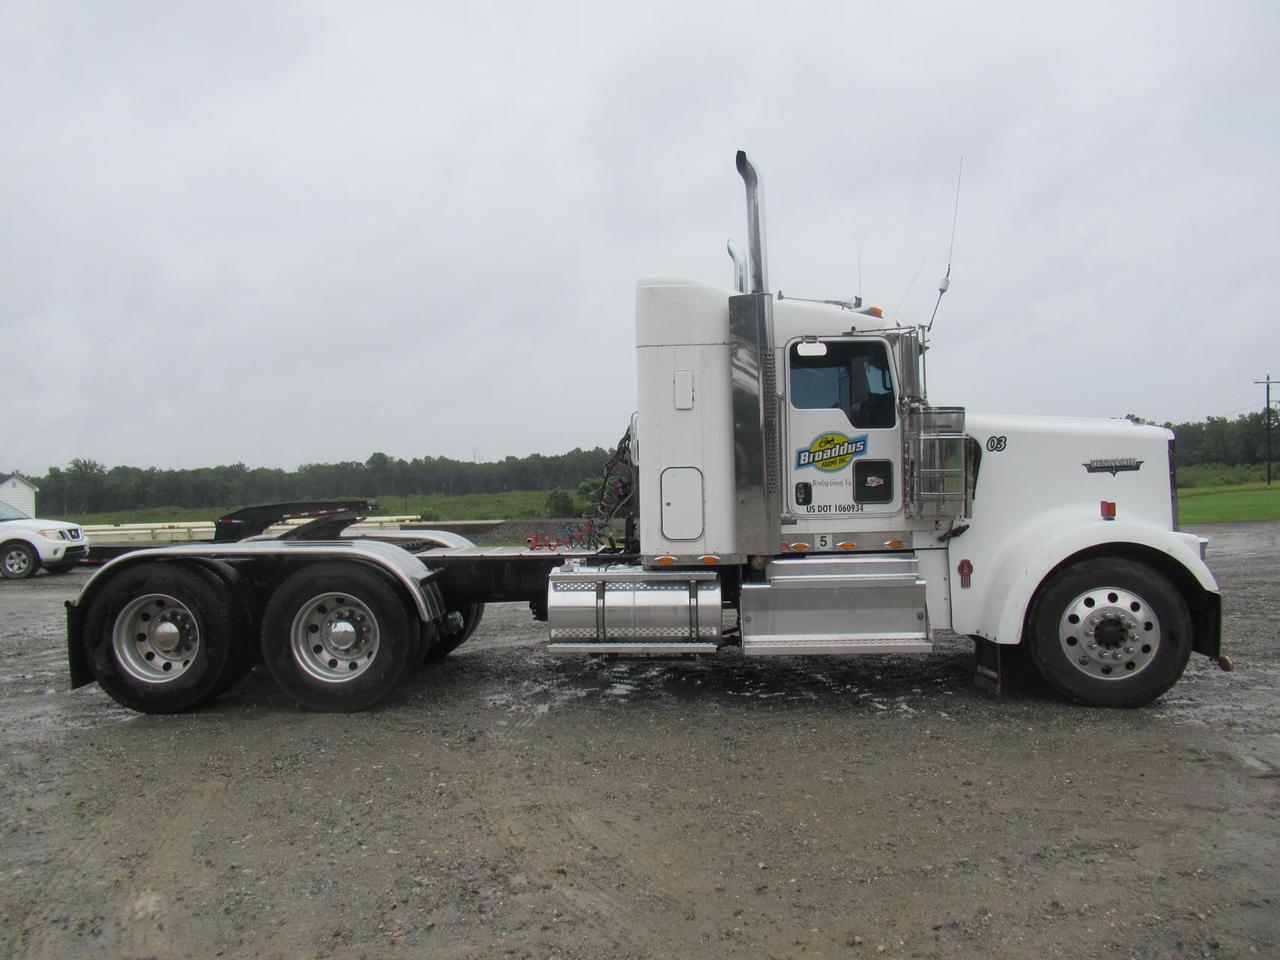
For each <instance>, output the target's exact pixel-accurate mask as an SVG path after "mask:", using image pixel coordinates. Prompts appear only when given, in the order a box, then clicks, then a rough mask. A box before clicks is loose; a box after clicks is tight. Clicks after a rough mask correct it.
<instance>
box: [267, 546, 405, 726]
mask: <svg viewBox="0 0 1280 960" xmlns="http://www.w3.org/2000/svg"><path fill="white" fill-rule="evenodd" d="M416 627H417V625H416V624H414V623H413V622H411V620H410V618H409V612H408V610H407V609H406V606H405V603H404V602H403V601H402V599H401V597H400V595H399V593H397V591H396V589H395V588H394V587H393V586H392V585H391V584H390V583H388V582H387V580H386V579H385V578H384V577H383V576H381V575H380V574H379V573H377V572H376V571H374V570H369V569H367V568H365V567H363V566H361V565H360V564H355V563H343V562H333V563H318V564H315V565H314V566H310V567H304V568H303V569H301V570H299V571H298V572H297V573H295V574H293V575H292V576H291V577H289V578H288V579H287V580H285V581H284V583H282V584H280V586H279V587H278V588H277V589H276V592H275V594H274V595H273V596H272V597H271V601H270V602H269V603H268V604H267V610H266V613H265V615H264V616H263V618H262V655H263V662H264V663H265V664H266V667H267V669H268V670H269V671H270V672H271V675H272V676H273V677H275V679H276V682H277V683H278V684H280V686H281V688H282V689H283V690H284V691H285V692H286V693H287V694H289V696H291V697H292V698H293V699H294V700H296V701H297V702H298V703H300V704H302V705H303V706H304V707H309V708H310V709H312V710H321V711H325V712H332V713H345V712H351V711H354V710H363V709H365V708H366V707H370V706H372V705H373V704H374V703H376V702H377V701H378V700H380V699H382V698H383V697H385V696H386V695H387V694H388V693H390V692H391V689H392V688H393V687H394V686H395V685H396V684H397V683H399V682H400V680H401V678H402V677H403V676H404V674H405V672H406V670H407V669H408V667H409V666H410V664H411V662H419V661H420V659H421V655H422V647H421V645H420V644H419V642H418V640H417V634H418V631H417V629H416Z"/></svg>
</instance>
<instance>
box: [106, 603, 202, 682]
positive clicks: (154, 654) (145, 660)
mask: <svg viewBox="0 0 1280 960" xmlns="http://www.w3.org/2000/svg"><path fill="white" fill-rule="evenodd" d="M111 648H112V650H113V651H114V652H115V655H116V662H117V663H119V664H120V668H121V669H122V670H124V672H125V673H127V674H128V675H129V676H131V677H133V678H134V679H135V680H140V681H141V682H143V683H170V682H172V681H174V680H177V679H178V678H179V677H181V676H182V675H183V674H185V673H186V672H187V671H188V670H190V669H191V665H192V664H193V663H195V660H196V655H197V654H198V653H199V651H200V624H199V622H198V621H197V620H196V616H195V614H194V613H192V612H191V608H190V607H188V606H187V605H186V604H185V603H183V602H182V601H181V600H179V599H177V598H176V597H171V596H169V595H168V594H166V593H148V594H145V595H143V596H141V597H138V598H137V599H135V600H132V601H130V603H129V604H128V605H127V606H126V607H125V608H124V609H123V610H121V611H120V613H119V615H118V616H117V617H116V622H115V625H114V626H113V627H112V629H111Z"/></svg>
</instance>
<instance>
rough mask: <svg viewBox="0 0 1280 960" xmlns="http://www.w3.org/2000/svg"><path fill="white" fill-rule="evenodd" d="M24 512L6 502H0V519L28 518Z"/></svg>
mask: <svg viewBox="0 0 1280 960" xmlns="http://www.w3.org/2000/svg"><path fill="white" fill-rule="evenodd" d="M30 519H31V518H30V517H28V516H27V515H26V514H25V513H23V512H22V511H21V510H18V509H16V508H14V507H11V506H9V504H7V503H0V520H30Z"/></svg>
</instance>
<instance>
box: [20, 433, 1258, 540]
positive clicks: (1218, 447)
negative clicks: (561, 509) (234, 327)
mask: <svg viewBox="0 0 1280 960" xmlns="http://www.w3.org/2000/svg"><path fill="white" fill-rule="evenodd" d="M1268 413H1269V415H1270V417H1271V423H1272V429H1273V430H1274V429H1275V428H1276V426H1277V425H1280V416H1278V415H1277V413H1276V411H1275V410H1271V411H1268ZM1128 419H1130V420H1134V421H1136V422H1138V423H1150V422H1151V421H1149V420H1144V419H1142V418H1141V417H1138V416H1135V415H1133V414H1130V415H1129V417H1128ZM1266 423H1267V421H1266V415H1265V414H1264V413H1263V412H1262V411H1256V412H1254V413H1246V414H1241V415H1240V416H1238V417H1236V418H1235V419H1228V418H1226V417H1209V418H1207V419H1205V420H1202V421H1198V422H1195V423H1176V424H1175V423H1164V424H1161V426H1165V427H1168V428H1169V429H1171V430H1173V432H1174V434H1175V436H1176V439H1177V443H1176V446H1175V458H1176V460H1177V465H1178V466H1179V467H1183V466H1195V465H1202V464H1203V465H1208V464H1213V465H1218V464H1221V465H1225V466H1239V465H1253V464H1261V463H1265V462H1266ZM1275 439H1276V442H1277V443H1278V444H1280V436H1277V437H1276V438H1275ZM610 454H611V451H609V450H606V449H604V448H603V447H596V448H595V449H592V450H582V449H580V448H575V449H573V450H570V451H569V452H568V453H561V454H555V455H553V456H544V455H543V454H539V453H535V454H532V455H531V456H527V457H505V458H504V459H502V460H498V461H493V462H484V463H471V462H468V461H465V460H451V459H449V458H448V457H415V458H414V459H412V460H404V459H401V458H399V457H391V456H388V455H387V454H385V453H375V454H372V455H371V456H370V457H369V458H368V459H367V460H365V461H364V462H363V463H361V462H359V461H355V460H345V461H342V462H341V463H305V464H303V465H302V466H300V467H298V468H297V469H296V470H283V469H280V468H276V467H247V466H245V465H244V464H243V463H233V464H229V465H225V466H218V467H199V468H196V469H190V470H161V469H159V468H157V467H146V468H143V467H126V466H118V467H106V466H104V465H102V464H101V463H98V462H96V461H94V460H87V459H81V458H77V459H75V460H72V461H71V463H70V464H69V465H68V466H67V467H66V469H62V468H59V467H50V468H49V472H48V473H47V474H46V475H45V476H44V477H40V478H34V479H35V483H36V485H37V486H39V487H40V502H41V504H42V509H43V511H44V512H46V513H57V514H59V515H62V516H69V515H73V514H76V513H102V512H107V511H112V510H137V509H146V508H151V507H235V506H243V505H245V504H253V503H270V502H272V501H277V500H313V499H314V500H318V499H326V498H330V497H368V498H371V499H374V500H376V499H378V498H379V497H388V496H413V495H417V494H432V493H440V494H478V493H500V492H502V491H505V490H547V491H557V490H560V491H577V490H578V488H579V487H580V485H581V484H582V482H583V480H589V479H591V478H594V477H598V476H599V474H600V470H601V467H602V466H603V464H604V463H605V461H606V460H608V459H609V456H610ZM564 502H567V499H566V500H565V501H564ZM561 505H562V506H563V503H561Z"/></svg>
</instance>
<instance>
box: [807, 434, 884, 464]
mask: <svg viewBox="0 0 1280 960" xmlns="http://www.w3.org/2000/svg"><path fill="white" fill-rule="evenodd" d="M866 452H867V435H866V434H865V433H864V434H862V436H860V437H846V436H845V435H844V434H843V433H824V434H822V435H821V436H817V437H814V439H813V442H812V443H811V444H809V446H808V448H802V449H800V450H797V451H796V468H797V469H799V468H800V467H817V468H818V469H819V470H825V471H826V472H827V473H835V472H836V471H837V470H843V469H844V468H845V467H847V466H848V465H849V464H850V463H852V462H853V460H854V459H855V458H856V457H860V456H862V455H863V454H864V453H866Z"/></svg>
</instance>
